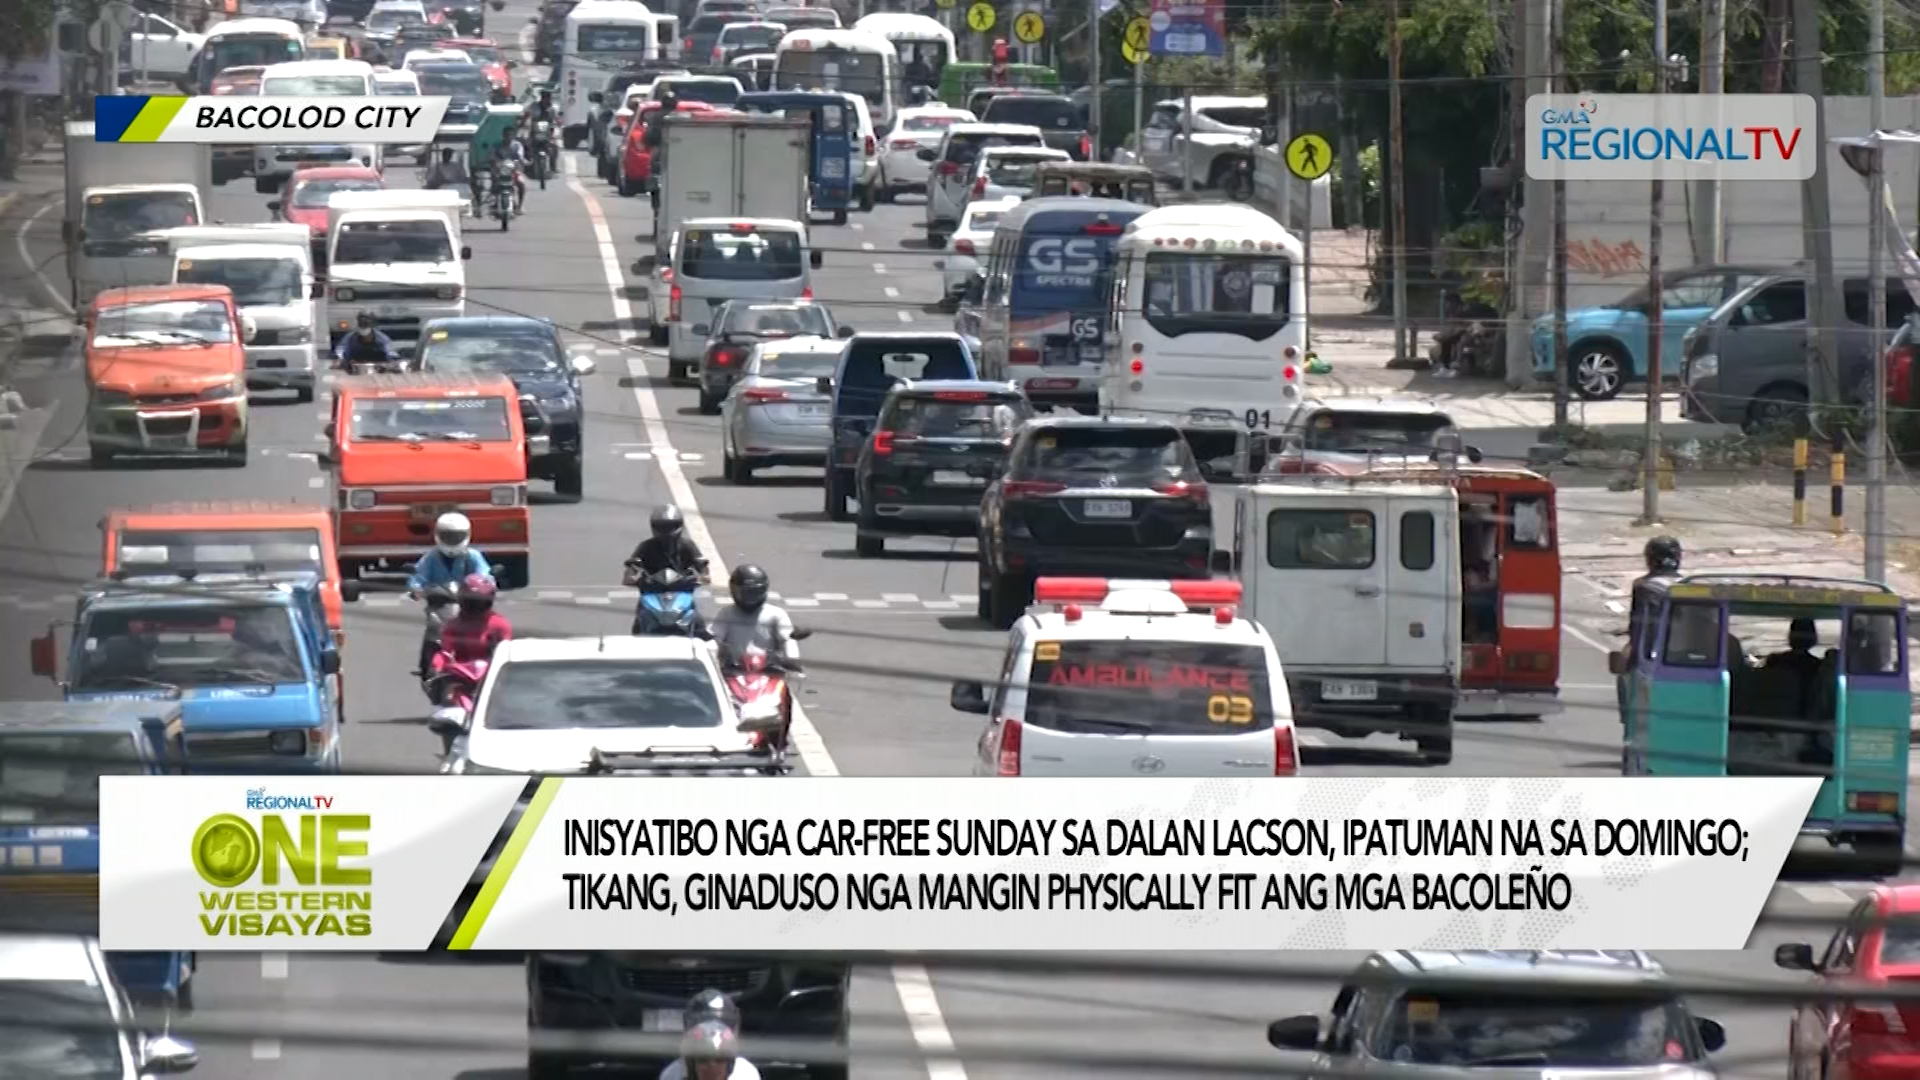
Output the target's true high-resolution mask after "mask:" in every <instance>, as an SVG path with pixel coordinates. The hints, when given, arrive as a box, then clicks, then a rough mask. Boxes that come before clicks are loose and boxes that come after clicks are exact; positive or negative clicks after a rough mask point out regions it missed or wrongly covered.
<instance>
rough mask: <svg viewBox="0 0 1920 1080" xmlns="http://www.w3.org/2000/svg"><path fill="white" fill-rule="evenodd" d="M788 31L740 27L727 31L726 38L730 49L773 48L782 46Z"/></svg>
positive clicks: (774, 28)
mask: <svg viewBox="0 0 1920 1080" xmlns="http://www.w3.org/2000/svg"><path fill="white" fill-rule="evenodd" d="M786 33H787V32H786V31H785V30H783V29H781V28H780V27H778V26H739V27H734V28H732V29H730V30H727V31H726V32H725V34H724V38H725V40H726V43H727V45H728V47H730V48H731V47H734V46H746V47H749V48H752V47H756V46H758V47H765V48H772V47H773V46H775V45H778V44H780V39H781V38H782V37H784V36H785V35H786Z"/></svg>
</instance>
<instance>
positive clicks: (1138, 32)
mask: <svg viewBox="0 0 1920 1080" xmlns="http://www.w3.org/2000/svg"><path fill="white" fill-rule="evenodd" d="M1152 40H1153V27H1151V26H1149V25H1148V24H1147V17H1146V16H1144V15H1137V16H1135V17H1134V18H1132V19H1131V20H1129V21H1128V22H1127V36H1126V37H1124V38H1122V39H1120V55H1121V56H1123V57H1126V60H1127V63H1129V64H1138V63H1141V62H1143V61H1144V60H1146V58H1147V46H1148V43H1149V42H1151V41H1152Z"/></svg>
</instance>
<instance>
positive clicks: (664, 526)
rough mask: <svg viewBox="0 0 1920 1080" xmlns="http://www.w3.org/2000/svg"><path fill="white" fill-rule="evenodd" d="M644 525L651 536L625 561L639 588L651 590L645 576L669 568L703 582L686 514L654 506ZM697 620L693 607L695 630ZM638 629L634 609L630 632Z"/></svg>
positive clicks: (674, 508)
mask: <svg viewBox="0 0 1920 1080" xmlns="http://www.w3.org/2000/svg"><path fill="white" fill-rule="evenodd" d="M647 524H648V528H649V529H650V531H651V532H652V535H651V536H648V537H647V538H646V539H645V540H642V541H640V543H639V544H638V545H637V546H635V547H634V549H633V554H632V555H629V556H627V562H626V566H627V568H628V569H629V570H632V571H634V572H635V573H636V575H637V576H638V577H639V580H640V591H641V592H649V591H652V590H651V589H650V588H649V587H648V584H647V580H646V579H647V578H648V577H649V576H650V575H653V574H658V573H660V572H661V571H664V570H672V571H673V572H674V573H676V574H680V575H682V576H685V577H690V578H694V579H696V580H697V581H699V582H700V584H702V585H704V584H706V583H707V559H706V556H704V555H702V554H700V549H699V548H698V547H696V546H695V545H694V543H693V540H692V539H691V538H690V537H688V536H687V523H686V517H685V516H684V515H683V514H681V513H680V508H679V507H677V506H673V505H671V504H665V505H661V506H656V507H654V508H653V514H652V515H651V517H650V518H649V519H648V522H647ZM700 622H701V619H700V613H699V610H698V609H695V611H694V625H695V632H696V633H700V632H702V631H701V628H700ZM640 630H641V625H640V615H639V613H638V612H637V611H636V612H635V613H634V618H633V632H634V633H636V634H638V633H639V632H640Z"/></svg>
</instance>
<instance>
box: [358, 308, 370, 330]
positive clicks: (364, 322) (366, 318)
mask: <svg viewBox="0 0 1920 1080" xmlns="http://www.w3.org/2000/svg"><path fill="white" fill-rule="evenodd" d="M359 324H360V329H362V330H365V331H369V332H370V331H372V330H373V312H371V311H363V312H361V313H360V318H359Z"/></svg>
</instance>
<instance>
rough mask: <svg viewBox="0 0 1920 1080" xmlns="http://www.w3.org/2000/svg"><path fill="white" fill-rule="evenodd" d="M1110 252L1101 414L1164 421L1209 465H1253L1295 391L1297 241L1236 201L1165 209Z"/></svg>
mask: <svg viewBox="0 0 1920 1080" xmlns="http://www.w3.org/2000/svg"><path fill="white" fill-rule="evenodd" d="M1115 255H1116V261H1115V266H1114V275H1113V292H1112V296H1111V299H1110V300H1109V302H1108V304H1107V311H1108V316H1109V318H1110V320H1111V322H1110V324H1109V326H1108V332H1107V362H1106V367H1105V370H1104V371H1102V373H1101V381H1100V409H1101V412H1102V413H1103V414H1114V415H1134V416H1152V417H1158V418H1161V419H1167V420H1172V421H1173V422H1174V423H1176V424H1178V425H1179V426H1180V427H1181V428H1182V429H1183V430H1184V431H1186V433H1187V438H1188V441H1189V442H1191V443H1192V444H1193V449H1194V453H1195V455H1196V456H1197V457H1199V458H1200V460H1201V461H1203V462H1211V463H1213V468H1214V469H1216V470H1217V469H1219V468H1221V467H1222V466H1223V465H1224V462H1223V461H1222V459H1223V458H1229V457H1231V458H1233V459H1234V461H1233V464H1234V468H1235V471H1236V472H1238V471H1240V470H1245V469H1253V468H1257V467H1258V465H1259V464H1260V461H1259V459H1260V458H1261V457H1263V456H1264V451H1265V447H1266V439H1265V437H1264V436H1265V435H1267V434H1268V433H1269V432H1271V431H1273V430H1275V429H1277V428H1278V427H1280V426H1281V425H1282V424H1284V423H1285V422H1286V418H1287V414H1288V412H1289V411H1290V410H1291V408H1292V407H1293V406H1294V405H1295V404H1297V403H1298V402H1299V401H1300V399H1301V395H1302V393H1303V390H1304V375H1305V366H1306V341H1307V321H1306V317H1305V315H1303V314H1301V312H1303V311H1304V310H1305V308H1306V296H1307V267H1306V262H1305V260H1304V258H1303V257H1302V255H1303V253H1302V249H1301V245H1300V241H1299V239H1298V238H1296V237H1295V236H1294V235H1293V234H1292V233H1291V232H1288V231H1287V230H1286V229H1285V228H1283V227H1282V226H1281V225H1280V223H1279V222H1277V221H1275V220H1274V219H1272V218H1270V217H1268V216H1267V215H1265V214H1263V213H1261V212H1260V211H1258V210H1255V209H1253V208H1252V207H1250V206H1245V205H1242V204H1239V203H1220V204H1189V205H1183V206H1164V207H1161V208H1159V209H1157V210H1151V211H1148V212H1147V213H1145V214H1142V215H1140V216H1139V217H1137V218H1134V219H1133V221H1132V222H1131V223H1130V224H1129V225H1128V226H1127V228H1126V231H1125V232H1123V233H1122V234H1121V236H1120V242H1119V244H1118V245H1117V247H1116V251H1115ZM1250 459H1251V460H1250Z"/></svg>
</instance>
